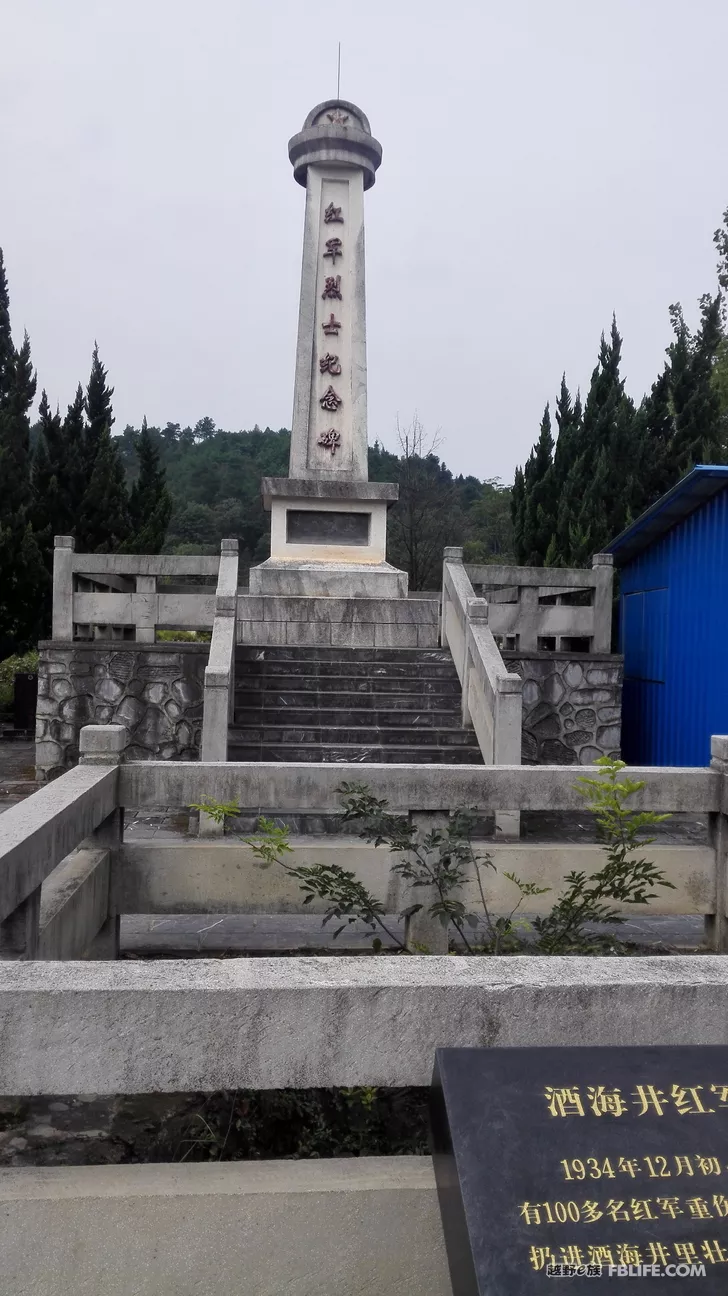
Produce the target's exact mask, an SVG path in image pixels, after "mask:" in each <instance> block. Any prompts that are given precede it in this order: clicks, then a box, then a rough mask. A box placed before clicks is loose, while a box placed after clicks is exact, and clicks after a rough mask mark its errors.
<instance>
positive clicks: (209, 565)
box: [52, 536, 221, 643]
mask: <svg viewBox="0 0 728 1296" xmlns="http://www.w3.org/2000/svg"><path fill="white" fill-rule="evenodd" d="M74 544H75V542H74V539H73V536H55V538H54V551H53V618H52V636H53V639H54V640H56V641H59V642H64V641H66V642H67V641H71V640H73V633H74V626H75V625H83V626H133V627H134V630H135V638H136V640H137V641H138V642H140V643H153V642H154V640H155V638H156V630H157V628H182V627H184V628H188V629H197V630H202V629H207V628H208V627H210V626H212V622H213V618H214V615H215V612H214V596H213V595H212V594H211V593H209V592H206V591H205V590H201V589H198V590H194V589H192V590H190V591H189V592H187V591H184V592H179V591H177V592H172V591H170V590H164V589H162V590H159V591H158V589H157V580H158V579H159V578H163V577H175V576H176V577H184V576H210V577H218V579H219V574H220V572H219V569H220V561H221V560H220V558H217V557H210V556H208V555H204V554H200V555H187V554H180V555H177V554H80V553H76V552H75V549H74ZM84 585H85V586H86V588H84ZM104 585H106V587H107V588H106V589H99V588H98V586H104Z"/></svg>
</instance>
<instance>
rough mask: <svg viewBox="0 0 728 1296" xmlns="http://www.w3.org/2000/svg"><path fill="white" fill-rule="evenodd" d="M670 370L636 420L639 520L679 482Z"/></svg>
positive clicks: (657, 382)
mask: <svg viewBox="0 0 728 1296" xmlns="http://www.w3.org/2000/svg"><path fill="white" fill-rule="evenodd" d="M670 376H671V373H670V367H669V365H666V366H665V368H664V369H663V371H662V373H661V374H660V376H659V378H657V379H656V380H655V382H654V383H653V384H652V390H651V391H650V394H649V396H645V397H644V399H643V401H642V404H641V405H640V407H639V409H638V410H637V414H636V418H635V440H636V444H637V453H638V470H637V473H636V479H635V493H634V515H635V517H638V516H639V514H640V513H643V512H644V511H645V509H646V508H649V507H650V505H651V504H654V502H655V500H657V499H659V498H660V496H661V495H664V493H665V491H666V490H669V488H670V487H671V486H672V485H673V484H674V482H675V481H676V480H677V479H676V476H675V470H674V465H673V462H672V458H671V442H672V437H673V432H674V421H673V416H672V398H671V390H670Z"/></svg>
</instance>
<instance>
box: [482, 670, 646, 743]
mask: <svg viewBox="0 0 728 1296" xmlns="http://www.w3.org/2000/svg"><path fill="white" fill-rule="evenodd" d="M502 656H503V660H504V661H505V663H506V665H507V666H508V669H509V670H512V671H515V672H516V673H517V674H518V675H520V676H521V679H522V680H523V746H522V761H523V764H524V765H591V764H593V762H594V761H595V760H596V759H597V757H599V756H619V754H620V743H621V728H622V674H623V658H622V657H617V656H615V655H614V654H611V653H609V654H608V653H547V652H534V653H524V652H520V653H519V652H510V653H509V652H504V653H503V654H502Z"/></svg>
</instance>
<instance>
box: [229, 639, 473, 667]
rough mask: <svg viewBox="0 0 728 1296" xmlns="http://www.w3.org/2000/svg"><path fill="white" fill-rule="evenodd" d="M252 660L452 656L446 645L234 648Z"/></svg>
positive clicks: (443, 660)
mask: <svg viewBox="0 0 728 1296" xmlns="http://www.w3.org/2000/svg"><path fill="white" fill-rule="evenodd" d="M251 661H352V662H394V663H402V662H418V663H426V662H431V663H434V664H437V665H445V666H447V665H448V664H449V665H452V656H451V655H450V652H449V650H448V649H443V648H323V647H321V648H297V647H295V646H294V645H290V646H288V647H281V648H255V647H252V646H247V645H244V644H241V645H238V647H237V648H236V649H235V662H236V665H237V663H238V662H240V663H242V662H251Z"/></svg>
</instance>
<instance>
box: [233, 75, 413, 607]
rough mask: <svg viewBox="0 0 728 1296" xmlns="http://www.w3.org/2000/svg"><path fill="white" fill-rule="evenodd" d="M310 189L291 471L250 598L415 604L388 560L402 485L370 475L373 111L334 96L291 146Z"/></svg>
mask: <svg viewBox="0 0 728 1296" xmlns="http://www.w3.org/2000/svg"><path fill="white" fill-rule="evenodd" d="M288 155H289V157H290V159H291V162H292V164H293V174H294V178H295V179H296V180H297V181H298V183H299V184H300V185H304V186H305V189H306V216H305V226H304V237H303V269H302V274H301V304H300V310H299V318H298V348H297V353H296V374H295V388H294V399H293V422H292V430H291V455H290V467H289V476H288V477H285V478H279V477H266V478H264V479H263V482H262V493H263V501H264V504H265V507H266V508H267V509H270V513H271V556H270V558H269V559H268V560H267V561H266V562H264V563H262V564H261V565H260V566H258V567H255V568H253V569H252V571H251V573H250V592H251V594H283V595H304V596H316V595H319V596H320V595H332V596H337V597H359V598H361V597H365V598H404V597H406V595H407V575H406V573H405V572H401V571H398V570H397V569H396V568H394V567H392V566H390V564H389V563H387V562H386V558H385V554H386V539H387V508H388V506H389V505H390V504H392V503H393V502H394V501H395V500H396V499H397V495H398V488H397V486H396V485H393V484H390V483H382V482H370V481H369V480H368V464H367V362H366V308H365V288H364V191H365V190H367V189H370V188H371V187H372V185H373V184H374V180H375V176H376V171H377V168H378V166H379V164H380V162H381V160H382V149H381V145H380V144H379V143H378V141H377V140H375V139H374V138H373V136H372V133H371V130H370V128H369V122H368V121H367V119H366V117H365V116H364V113H363V112H362V111H361V109H360V108H357V107H356V106H355V105H354V104H351V103H347V102H346V101H345V100H343V99H331V100H328V101H327V102H326V103H322V104H319V105H318V107H317V108H314V109H313V111H312V112H310V113H309V115H308V117H307V118H306V121H305V123H304V126H303V130H302V131H301V132H300V133H299V134H298V135H294V136H293V139H291V140H290V141H289V145H288Z"/></svg>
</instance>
